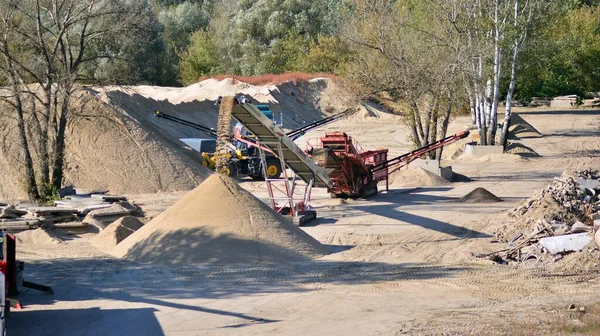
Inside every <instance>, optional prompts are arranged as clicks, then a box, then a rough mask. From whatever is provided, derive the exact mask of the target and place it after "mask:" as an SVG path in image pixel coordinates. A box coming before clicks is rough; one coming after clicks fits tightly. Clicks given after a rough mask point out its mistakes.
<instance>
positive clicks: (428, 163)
mask: <svg viewBox="0 0 600 336" xmlns="http://www.w3.org/2000/svg"><path fill="white" fill-rule="evenodd" d="M408 167H409V168H423V169H425V170H428V171H430V172H432V173H434V174H436V175H440V163H439V161H438V160H424V159H416V160H415V161H413V162H411V163H409V164H408Z"/></svg>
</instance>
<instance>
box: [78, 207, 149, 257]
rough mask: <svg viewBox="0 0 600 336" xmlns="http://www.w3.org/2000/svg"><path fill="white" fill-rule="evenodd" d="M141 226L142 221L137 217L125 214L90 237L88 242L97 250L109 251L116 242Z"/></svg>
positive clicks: (142, 224)
mask: <svg viewBox="0 0 600 336" xmlns="http://www.w3.org/2000/svg"><path fill="white" fill-rule="evenodd" d="M142 226H144V223H142V222H140V220H139V219H137V218H135V217H131V216H125V217H122V218H119V219H117V220H116V221H114V222H112V223H111V224H110V225H108V226H107V227H106V228H105V229H104V230H102V231H100V233H98V234H97V235H96V236H95V237H94V238H92V239H90V242H91V243H92V244H93V245H94V246H96V247H97V248H98V249H99V250H101V251H103V252H106V253H110V251H111V250H112V249H113V248H115V246H117V244H119V243H120V242H122V241H123V240H124V239H125V238H127V237H129V236H131V235H132V234H133V233H134V232H135V231H137V230H139V229H140V228H141V227H142Z"/></svg>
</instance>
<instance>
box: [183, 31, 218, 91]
mask: <svg viewBox="0 0 600 336" xmlns="http://www.w3.org/2000/svg"><path fill="white" fill-rule="evenodd" d="M190 40H191V42H190V45H189V47H188V49H187V50H186V51H185V52H183V53H182V54H181V59H180V62H179V77H180V79H181V82H182V83H183V84H185V85H189V84H192V83H195V82H197V81H198V78H200V77H202V76H204V75H210V74H215V73H217V72H218V69H219V55H218V54H217V43H216V41H215V38H214V35H213V34H212V33H211V32H208V31H206V30H198V31H197V32H195V33H194V34H192V37H191V39H190Z"/></svg>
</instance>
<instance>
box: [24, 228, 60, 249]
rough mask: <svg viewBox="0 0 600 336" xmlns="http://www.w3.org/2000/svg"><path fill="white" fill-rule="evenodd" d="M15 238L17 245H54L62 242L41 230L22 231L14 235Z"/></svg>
mask: <svg viewBox="0 0 600 336" xmlns="http://www.w3.org/2000/svg"><path fill="white" fill-rule="evenodd" d="M15 237H16V238H17V244H28V245H56V244H60V243H61V242H62V241H61V240H60V239H59V238H58V237H56V236H55V235H54V234H52V233H50V232H48V231H46V230H44V229H42V228H39V229H35V230H27V231H22V232H19V233H17V234H15Z"/></svg>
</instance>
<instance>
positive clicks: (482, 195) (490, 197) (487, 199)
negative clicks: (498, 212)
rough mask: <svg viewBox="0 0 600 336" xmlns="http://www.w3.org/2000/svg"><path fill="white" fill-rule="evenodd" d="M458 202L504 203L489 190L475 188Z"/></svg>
mask: <svg viewBox="0 0 600 336" xmlns="http://www.w3.org/2000/svg"><path fill="white" fill-rule="evenodd" d="M458 201H459V202H463V203H496V202H502V199H501V198H499V197H498V196H496V195H494V194H492V193H491V192H489V191H488V190H487V189H485V188H481V187H480V188H475V189H474V190H473V191H471V192H470V193H468V194H466V195H465V196H463V197H462V198H461V199H460V200H458Z"/></svg>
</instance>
